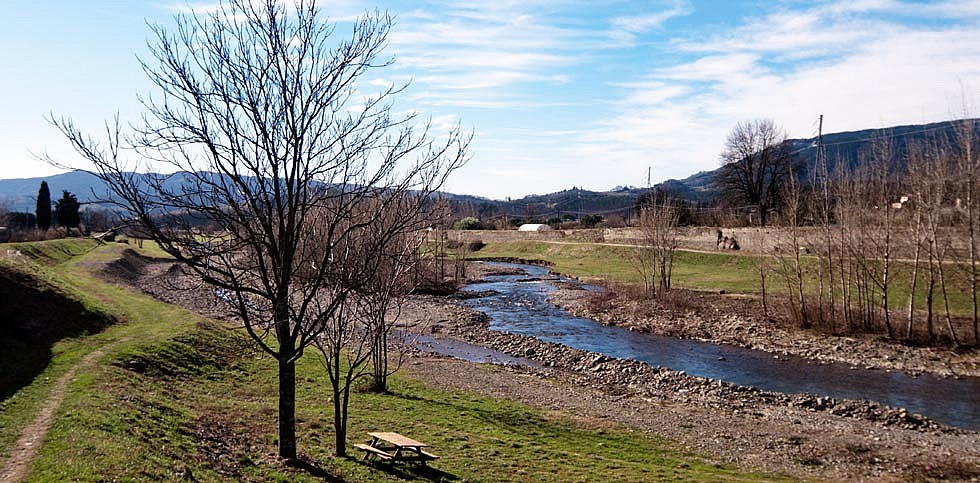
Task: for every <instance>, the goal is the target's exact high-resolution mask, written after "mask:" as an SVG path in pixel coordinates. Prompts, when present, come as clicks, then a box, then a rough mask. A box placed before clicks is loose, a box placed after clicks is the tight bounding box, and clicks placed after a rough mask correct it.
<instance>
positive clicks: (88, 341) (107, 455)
mask: <svg viewBox="0 0 980 483" xmlns="http://www.w3.org/2000/svg"><path fill="white" fill-rule="evenodd" d="M123 248H125V247H124V246H123V247H120V246H117V245H107V246H103V247H97V248H94V249H88V248H86V249H85V250H82V251H81V252H80V253H82V254H81V255H77V256H76V255H72V256H68V257H63V258H57V257H55V256H53V255H52V254H50V253H49V252H51V253H54V254H56V253H61V252H62V250H61V249H60V248H58V249H53V248H52V247H47V246H45V247H42V248H39V249H38V253H37V259H38V260H46V262H45V263H46V265H45V267H47V268H46V269H47V270H50V271H51V273H53V274H54V276H57V277H59V278H60V279H61V280H62V281H63V282H64V283H66V284H69V285H71V286H72V287H77V288H78V291H79V292H81V291H84V292H85V293H86V294H87V295H86V296H85V297H86V298H87V300H91V301H94V302H92V303H93V304H97V305H98V306H99V308H100V309H103V310H107V311H109V312H111V313H113V314H114V315H115V316H116V317H117V318H118V319H119V320H120V321H121V322H120V323H118V324H116V325H114V326H112V327H110V328H108V329H106V330H104V331H102V332H100V333H98V334H95V335H89V336H85V337H79V338H77V339H72V340H65V341H61V342H59V343H58V344H57V347H56V349H57V355H56V356H55V358H54V359H53V361H52V363H51V364H50V366H49V367H48V369H47V370H46V371H45V372H44V373H43V374H45V377H49V378H50V379H51V380H53V379H54V378H56V377H57V375H58V374H60V373H62V372H63V371H64V370H65V369H66V368H67V367H70V366H71V365H72V364H73V363H75V362H77V361H78V360H79V359H80V358H81V357H82V355H83V354H85V353H87V352H89V351H92V350H94V349H96V348H99V347H101V348H103V350H105V352H106V354H105V356H103V357H102V358H101V359H100V361H98V363H97V364H94V365H93V366H91V367H90V368H88V369H86V370H80V371H79V372H78V374H77V377H76V378H75V380H74V381H73V382H72V383H71V384H70V385H69V392H68V394H67V396H66V399H65V401H64V403H63V404H62V407H61V409H60V410H59V412H58V414H57V419H56V421H55V424H54V425H53V427H52V428H51V431H50V432H49V434H48V436H47V439H46V440H45V442H44V445H43V447H42V448H41V450H40V452H39V454H38V457H37V459H36V460H35V461H34V463H33V466H32V473H31V476H30V477H29V481H58V480H65V479H70V480H104V479H119V480H172V479H178V478H179V477H181V476H184V475H186V474H187V473H188V472H190V473H192V474H193V476H194V477H195V478H197V479H199V480H201V481H213V480H252V481H269V480H273V481H322V480H321V478H319V477H316V476H313V475H311V474H310V473H308V472H306V471H303V470H297V469H291V468H287V467H284V466H282V465H281V464H280V463H278V462H277V461H276V459H275V458H274V454H275V445H276V432H275V430H276V409H275V408H276V397H277V391H276V371H275V364H274V362H273V360H272V359H271V358H269V357H268V356H267V355H265V354H264V353H261V352H260V351H259V350H258V349H257V348H255V346H254V344H253V343H252V342H251V341H250V340H248V338H247V336H245V335H244V334H243V333H242V332H241V331H240V330H238V329H234V328H230V327H227V326H224V325H221V324H218V323H216V322H211V321H207V320H204V319H202V318H200V317H198V316H196V315H194V314H192V313H189V312H186V311H184V310H182V309H180V308H177V307H174V306H170V305H167V304H163V303H160V302H157V301H155V300H154V299H152V298H150V297H148V296H146V295H144V294H141V293H137V292H135V291H132V290H129V289H125V288H122V287H118V286H115V285H111V284H107V283H105V282H103V281H101V279H100V278H99V277H98V276H97V274H94V273H92V272H91V270H92V268H93V267H94V266H95V264H94V263H93V262H95V261H102V260H108V259H112V257H116V256H118V255H119V253H120V252H121V250H122V249H123ZM72 249H74V248H72ZM72 253H77V252H72ZM488 370H491V369H489V368H488ZM327 384H328V383H327V380H326V375H325V373H324V371H323V369H322V366H321V365H320V362H319V361H318V359H317V358H316V357H315V354H313V353H310V354H308V355H307V356H306V357H304V358H303V359H301V360H300V361H299V363H298V366H297V388H296V389H297V403H298V404H297V405H298V408H299V409H298V411H297V433H298V438H299V449H300V453H301V454H303V455H304V456H305V457H306V458H308V459H309V460H312V461H314V462H316V463H317V464H318V465H319V466H320V467H321V468H322V470H323V471H326V472H328V473H330V474H332V475H335V476H339V477H342V478H344V479H345V480H348V481H377V480H395V479H401V478H419V479H423V480H429V481H439V480H454V479H460V480H463V481H546V480H550V481H649V480H658V479H670V480H688V481H740V480H757V479H764V478H765V476H764V475H758V474H752V473H746V472H744V471H741V470H739V469H737V468H733V467H730V466H716V465H713V464H710V463H706V462H705V460H704V459H703V458H702V457H699V456H697V455H693V454H690V453H687V452H685V451H681V450H679V449H677V448H676V447H675V446H674V445H673V444H672V443H670V442H667V441H663V440H661V439H658V438H655V437H653V436H651V435H648V434H644V433H640V432H633V431H629V430H627V429H624V428H621V427H615V426H611V425H608V424H605V423H595V422H592V423H589V422H584V423H583V422H579V421H577V420H574V419H572V418H571V417H570V416H567V415H563V414H561V413H550V412H548V413H546V412H543V411H540V410H536V409H533V408H529V407H527V406H524V405H521V404H517V403H515V402H511V401H507V400H500V399H492V398H485V397H480V396H477V395H473V394H469V393H460V392H447V391H442V390H437V389H434V388H431V387H427V386H426V385H424V384H422V383H420V382H418V381H414V380H411V379H408V378H405V377H397V376H396V377H394V378H393V380H392V382H391V387H392V390H393V391H392V393H391V394H387V395H378V394H370V393H355V394H354V395H353V400H352V403H351V421H350V435H351V438H350V439H351V440H352V441H350V442H351V443H353V442H356V441H357V440H360V439H363V438H364V437H366V434H365V433H366V432H367V431H372V430H379V429H384V430H395V431H400V432H403V433H405V434H407V435H410V436H412V437H415V438H417V439H420V440H423V441H425V442H427V443H429V444H430V445H431V446H432V451H433V452H435V453H437V454H440V455H441V456H442V459H440V460H439V461H437V462H435V463H433V464H432V465H431V466H432V468H430V469H424V468H421V467H415V466H410V465H406V466H402V465H395V466H392V465H385V464H365V463H363V462H362V461H361V460H360V459H359V458H357V455H353V456H355V458H333V457H332V456H331V455H332V452H333V431H332V427H331V424H330V421H331V417H332V416H331V411H332V410H331V407H332V405H331V404H330V401H329V400H328V396H327V394H328V389H327ZM47 385H48V383H46V382H45V381H44V379H43V378H39V379H38V380H37V381H35V383H33V384H31V385H29V386H26V387H25V388H23V389H22V390H21V391H20V392H18V393H17V394H16V395H15V396H14V397H12V398H10V399H9V400H8V401H4V402H3V403H4V404H5V405H10V404H13V405H21V404H22V402H21V401H24V402H23V406H34V407H36V406H38V405H39V403H40V401H42V400H43V398H44V397H45V395H46V387H47ZM15 399H16V402H12V401H13V400H15ZM4 407H5V409H4V410H3V411H2V412H0V434H4V435H7V434H16V433H18V432H19V428H20V427H22V425H23V423H24V422H25V421H27V420H29V419H30V417H33V416H31V414H34V413H32V412H31V411H22V410H20V409H17V410H16V411H9V410H8V409H7V406H4ZM13 413H18V414H22V415H27V416H30V417H27V418H26V419H25V418H19V419H18V418H11V417H8V415H9V414H13ZM35 413H36V411H35ZM7 446H9V443H5V448H6V447H7Z"/></svg>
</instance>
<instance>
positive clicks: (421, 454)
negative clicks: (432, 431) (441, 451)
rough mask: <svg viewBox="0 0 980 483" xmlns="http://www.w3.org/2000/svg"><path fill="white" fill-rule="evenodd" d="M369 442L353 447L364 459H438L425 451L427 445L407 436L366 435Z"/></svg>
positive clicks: (387, 434) (421, 460) (388, 433)
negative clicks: (371, 457)
mask: <svg viewBox="0 0 980 483" xmlns="http://www.w3.org/2000/svg"><path fill="white" fill-rule="evenodd" d="M368 436H370V437H371V441H370V442H368V444H355V445H354V447H355V448H357V449H359V450H361V451H363V452H364V459H368V457H369V456H376V457H378V458H381V459H383V460H385V461H418V462H420V463H422V464H425V463H426V462H427V461H431V460H435V459H439V457H438V456H436V455H434V454H432V453H429V452H427V451H425V450H424V449H423V448H425V447H427V446H428V445H427V444H425V443H423V442H421V441H416V440H414V439H412V438H409V437H407V436H402V435H400V434H398V433H392V432H378V433H368Z"/></svg>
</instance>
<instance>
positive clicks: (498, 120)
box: [0, 0, 980, 198]
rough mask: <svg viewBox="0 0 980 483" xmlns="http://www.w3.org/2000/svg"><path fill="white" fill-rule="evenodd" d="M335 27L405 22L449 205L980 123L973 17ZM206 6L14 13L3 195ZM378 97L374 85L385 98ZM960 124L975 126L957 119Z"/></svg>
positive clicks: (334, 8) (126, 112) (431, 16)
mask: <svg viewBox="0 0 980 483" xmlns="http://www.w3.org/2000/svg"><path fill="white" fill-rule="evenodd" d="M320 4H321V7H322V8H323V10H324V12H325V13H327V14H328V15H329V16H330V17H331V18H332V19H333V20H335V21H337V22H341V23H343V22H348V21H350V19H352V18H355V17H356V16H357V15H358V14H360V13H362V12H364V11H365V10H366V9H375V8H378V9H383V10H387V11H389V12H390V13H392V14H393V15H395V17H396V25H395V27H394V29H393V31H392V33H391V35H390V46H389V48H388V50H387V52H386V53H387V54H389V55H392V56H394V57H395V59H396V63H395V65H394V66H392V67H389V68H387V69H385V70H384V71H380V72H377V73H376V74H375V77H373V78H371V79H365V81H366V82H369V83H366V84H365V88H366V89H368V90H370V88H371V87H372V86H374V85H376V84H377V85H382V84H384V83H386V82H396V83H397V82H405V81H409V80H410V81H411V85H410V87H409V89H408V90H407V91H405V92H404V93H402V94H401V100H400V102H401V103H402V105H405V106H409V107H411V108H413V109H415V110H417V111H418V112H420V113H422V114H423V115H425V116H430V117H431V118H432V119H433V122H434V124H435V125H436V126H449V125H452V124H453V123H455V122H457V121H458V122H460V123H461V124H462V125H463V126H464V127H465V128H467V129H472V130H473V131H474V132H475V140H474V143H473V145H472V147H471V148H472V151H471V152H472V161H470V163H469V164H468V165H467V166H465V167H464V168H462V169H461V170H460V171H459V172H457V173H456V174H455V175H454V176H453V177H452V178H451V179H450V183H449V185H448V187H447V188H448V190H449V191H453V192H457V193H467V194H475V195H481V196H487V197H491V198H503V197H507V196H511V197H519V196H523V195H526V194H534V193H538V194H540V193H547V192H552V191H557V190H561V189H567V188H571V187H573V186H576V187H584V188H586V189H593V190H606V189H610V188H612V187H614V186H617V185H638V186H641V185H645V184H646V174H647V168H648V167H652V169H653V178H654V182H657V181H660V180H664V179H667V178H683V177H686V176H688V175H690V174H693V173H695V172H697V171H701V170H708V169H714V168H715V167H717V165H718V155H719V153H720V152H721V150H722V148H723V145H724V141H725V137H726V135H727V134H728V132H729V131H730V130H731V128H732V127H733V126H734V125H735V123H737V122H739V121H743V120H750V119H756V118H772V119H774V120H775V121H776V122H777V123H779V124H781V125H782V126H784V127H785V128H786V130H787V131H788V133H789V135H790V136H791V137H810V136H813V135H815V134H816V128H817V123H816V121H817V117H818V116H819V115H820V114H823V115H824V118H825V120H824V123H825V124H824V128H825V132H838V131H847V130H856V129H864V128H872V127H884V126H891V125H899V124H917V123H925V122H934V121H940V120H945V119H950V118H957V117H963V116H964V115H971V116H980V112H978V111H977V107H978V106H977V105H976V102H977V100H978V99H977V95H978V93H980V0H975V1H966V0H950V1H946V2H918V1H898V0H847V1H839V2H838V1H827V2H820V1H816V2H813V1H771V2H753V1H737V2H736V1H706V2H701V1H683V0H676V1H675V0H664V1H658V0H652V1H642V2H641V1H613V0H583V1H579V0H564V1H561V0H521V1H511V0H502V1H469V0H455V1H454V0H447V1H427V2H391V1H386V2H377V1H375V2H370V1H362V0H338V1H321V3H320ZM188 7H193V8H195V9H197V10H199V11H200V10H206V9H207V8H209V4H208V3H203V2H190V3H188V2H184V1H170V0H154V1H138V0H131V1H126V2H117V1H94V0H86V1H70V2H56V1H48V2H19V1H12V2H5V4H4V5H3V12H4V15H3V17H4V19H5V22H4V27H3V28H2V29H0V66H3V67H2V73H0V93H2V97H0V104H2V108H0V178H23V177H33V176H41V175H47V174H52V173H54V172H57V171H56V170H54V169H53V168H51V167H49V166H47V165H45V164H44V163H43V162H41V161H37V160H36V159H34V157H33V156H32V154H31V153H40V152H42V151H45V150H47V151H48V152H49V153H51V154H52V155H54V156H55V157H58V158H60V159H65V160H67V161H72V160H73V159H75V158H74V157H73V154H72V152H71V151H70V149H68V146H67V145H66V143H65V142H64V140H63V139H61V138H60V135H59V134H58V133H57V131H56V130H55V129H54V128H52V127H50V126H49V125H48V124H47V123H46V121H45V120H44V115H45V114H47V113H48V112H53V113H54V114H55V115H71V116H72V117H74V118H75V120H76V122H77V123H78V124H80V125H81V126H82V127H83V128H84V129H87V130H90V131H92V132H93V133H94V134H98V132H99V130H100V129H101V126H102V122H103V120H105V119H109V118H111V117H112V116H113V115H114V114H115V113H116V111H119V112H120V115H121V117H122V118H123V119H124V120H125V119H135V118H136V117H138V116H139V115H140V114H141V107H140V105H139V103H138V102H137V99H136V96H137V94H139V93H146V92H152V89H151V87H152V86H150V85H149V83H148V82H147V81H146V80H145V76H144V74H143V72H142V71H141V69H140V67H139V64H138V62H137V56H145V52H146V47H145V43H146V39H147V36H148V34H149V30H148V28H147V26H146V22H151V23H159V24H162V25H164V26H167V25H172V24H173V20H172V19H173V15H175V14H176V13H178V12H181V11H185V10H187V9H188ZM374 83H376V84H374ZM964 113H966V114H964Z"/></svg>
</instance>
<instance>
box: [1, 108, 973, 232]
mask: <svg viewBox="0 0 980 483" xmlns="http://www.w3.org/2000/svg"><path fill="white" fill-rule="evenodd" d="M972 121H973V122H974V123H975V126H977V127H978V128H980V119H973V120H972ZM957 122H960V121H947V122H938V123H933V124H921V125H909V126H895V127H891V128H885V129H865V130H861V131H850V132H840V133H833V134H825V135H824V136H823V141H824V147H825V150H826V153H827V160H828V165H829V168H830V169H831V170H833V169H835V167H836V166H837V164H838V163H847V164H848V165H850V166H854V165H856V164H858V163H860V162H861V158H862V154H863V153H864V152H865V151H867V150H868V148H869V147H870V146H871V143H872V142H873V140H874V139H876V138H878V137H884V138H886V139H888V140H890V141H891V143H892V146H893V149H894V151H895V153H896V162H899V163H902V162H904V158H905V155H906V151H907V146H908V145H909V144H914V143H923V142H926V141H932V140H950V139H952V138H953V136H954V124H955V123H957ZM786 142H787V143H788V144H789V145H790V151H792V152H794V154H795V155H796V156H797V157H798V158H799V159H800V160H801V162H802V163H803V165H804V166H806V167H809V166H813V163H814V161H815V160H816V157H817V139H816V138H809V139H790V140H788V141H786ZM716 172H717V170H714V171H702V172H699V173H696V174H693V175H691V176H689V177H687V178H684V179H681V180H675V179H671V180H667V181H664V182H662V183H660V184H658V185H657V187H660V188H665V189H669V190H670V191H672V192H674V193H676V194H677V195H679V196H681V197H683V198H684V199H687V200H690V201H694V202H700V203H711V201H712V200H713V199H714V197H715V196H716V194H717V192H716V190H715V188H714V186H713V185H712V180H713V178H714V175H715V173H716ZM803 176H804V177H806V176H808V173H804V174H803ZM181 178H182V177H181V176H180V175H176V176H174V177H173V179H172V180H171V181H170V182H173V183H180V182H181ZM42 180H43V181H47V182H48V187H49V188H50V190H51V198H52V200H56V199H58V198H60V197H61V191H62V190H67V191H70V192H72V193H74V194H75V195H76V196H77V197H78V200H79V201H81V202H83V203H85V202H90V201H93V200H94V199H95V198H96V197H95V196H93V193H95V194H97V195H103V194H104V193H105V187H104V186H103V185H102V184H101V182H100V181H99V180H98V179H97V178H95V177H94V176H92V175H90V174H88V173H84V172H72V173H64V174H58V175H54V176H46V177H42V178H26V179H6V180H0V200H6V201H7V202H8V203H9V208H10V210H12V211H28V212H34V209H35V198H36V196H37V190H38V188H39V187H40V185H41V181H42ZM645 191H646V188H636V187H632V186H618V187H616V188H614V189H612V190H610V191H601V192H600V191H589V190H584V189H580V188H572V189H568V190H562V191H558V192H555V193H549V194H543V195H528V196H525V197H523V198H520V199H507V200H491V199H488V198H482V197H479V196H472V195H466V194H453V193H443V197H444V198H445V199H446V200H448V201H449V202H450V203H451V205H452V206H453V208H454V212H455V213H456V214H459V215H462V216H477V217H479V218H481V219H488V218H505V217H506V218H510V219H525V220H527V219H535V220H541V221H547V220H548V219H550V218H562V217H565V218H567V217H572V218H579V217H581V216H583V215H587V214H593V213H594V214H600V215H603V216H609V215H615V214H623V215H625V214H627V213H628V212H629V210H630V209H631V208H632V207H633V205H634V203H635V202H636V199H637V197H638V196H640V195H641V194H642V193H644V192H645Z"/></svg>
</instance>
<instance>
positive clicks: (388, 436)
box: [368, 433, 428, 448]
mask: <svg viewBox="0 0 980 483" xmlns="http://www.w3.org/2000/svg"><path fill="white" fill-rule="evenodd" d="M368 436H371V437H372V438H378V439H381V440H384V441H387V442H389V443H391V444H393V445H395V446H403V447H416V448H422V447H424V446H428V445H427V444H425V443H423V442H421V441H415V440H414V439H412V438H409V437H406V436H402V435H400V434H398V433H368Z"/></svg>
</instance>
